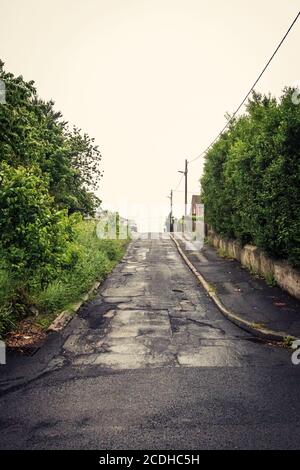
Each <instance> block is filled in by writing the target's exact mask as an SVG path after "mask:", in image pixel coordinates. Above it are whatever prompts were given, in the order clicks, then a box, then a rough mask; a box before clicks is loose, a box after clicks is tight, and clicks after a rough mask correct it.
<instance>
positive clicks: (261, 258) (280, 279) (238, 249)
mask: <svg viewBox="0 0 300 470" xmlns="http://www.w3.org/2000/svg"><path fill="white" fill-rule="evenodd" d="M207 238H208V241H209V243H210V244H211V245H212V246H214V247H215V248H216V249H217V250H220V251H222V252H223V253H224V254H226V255H227V256H229V257H230V258H233V259H236V260H237V261H239V262H240V263H241V264H242V265H243V266H245V267H247V268H248V269H250V270H251V271H252V272H254V273H256V274H258V275H260V276H262V277H264V278H265V279H266V280H267V281H272V280H274V281H276V283H277V284H278V285H279V286H280V287H281V288H282V289H284V290H286V291H287V292H288V293H289V294H291V295H292V296H294V297H296V298H297V299H299V300H300V271H298V270H296V269H294V268H292V267H291V266H290V265H289V264H288V263H287V262H286V261H278V260H273V259H271V258H269V257H268V256H266V255H265V254H264V253H263V252H262V251H261V250H259V248H257V247H256V246H253V245H245V246H241V245H240V244H239V243H238V242H237V241H236V240H225V239H223V238H221V237H220V236H219V235H217V234H216V233H214V232H213V231H212V230H208V235H207Z"/></svg>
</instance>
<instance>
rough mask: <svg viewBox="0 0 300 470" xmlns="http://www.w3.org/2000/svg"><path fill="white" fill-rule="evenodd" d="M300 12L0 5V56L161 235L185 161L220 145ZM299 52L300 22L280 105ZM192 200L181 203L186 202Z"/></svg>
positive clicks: (285, 57)
mask: <svg viewBox="0 0 300 470" xmlns="http://www.w3.org/2000/svg"><path fill="white" fill-rule="evenodd" d="M299 7H300V2H299V1H296V0H295V1H293V0H288V1H287V0H285V1H283V0H272V1H271V0H251V1H250V0H243V1H241V0H227V1H224V0H209V1H204V0H203V1H202V0H85V1H83V0H80V1H79V0H52V1H47V2H46V1H41V0H26V1H24V0H10V1H9V2H8V1H5V2H4V1H3V0H0V8H1V9H0V11H1V30H0V44H1V56H0V57H1V59H2V60H3V61H4V62H5V63H6V69H7V70H8V71H10V72H13V73H14V74H16V75H19V74H22V75H23V76H24V78H25V79H26V80H31V79H33V80H35V82H36V86H37V89H38V91H39V94H40V96H41V97H43V98H44V99H50V98H53V99H54V101H55V102H56V108H57V109H59V110H60V111H62V113H63V115H64V118H65V119H67V120H68V121H69V122H70V123H71V124H76V125H78V126H79V127H81V128H82V129H83V130H85V131H87V132H88V133H89V134H90V135H91V136H93V137H95V138H96V142H97V143H98V145H99V147H100V149H101V152H102V155H103V160H102V167H103V169H104V178H103V179H102V182H101V189H100V191H99V195H100V197H101V198H102V200H103V201H104V202H105V204H111V205H112V207H116V208H117V207H118V206H119V203H120V202H122V201H123V204H125V203H126V201H128V203H129V204H143V205H145V206H146V208H145V209H143V214H142V215H140V216H139V217H138V222H139V226H140V228H141V229H143V230H146V229H152V230H157V229H158V228H159V227H158V226H159V224H160V221H159V219H158V214H157V212H158V209H157V207H158V205H160V206H161V205H164V204H165V205H166V208H165V211H166V212H167V207H168V206H167V205H168V199H167V195H168V193H169V191H170V189H171V188H175V187H176V185H177V183H178V180H179V178H180V175H179V173H177V170H180V169H183V165H184V159H185V158H188V159H190V158H193V157H195V156H197V155H198V154H199V153H200V152H201V151H202V150H203V148H205V147H206V146H207V144H208V143H209V142H210V141H211V140H212V139H213V138H214V137H215V136H216V134H217V133H218V132H219V130H220V129H221V128H222V126H223V125H224V123H225V119H224V114H225V112H226V111H228V112H232V111H233V110H234V109H235V108H236V107H237V105H238V104H239V102H240V101H241V99H242V97H243V96H244V95H245V93H246V92H247V91H248V89H249V88H250V86H251V85H252V83H253V82H254V80H255V79H256V77H257V75H258V73H259V72H260V71H261V69H262V67H263V66H264V65H265V63H266V61H267V59H268V58H269V57H270V55H271V53H272V52H273V50H274V49H275V46H276V45H277V44H278V42H279V40H280V39H281V37H282V36H283V34H284V33H285V31H286V30H287V28H288V26H289V24H290V23H291V21H292V20H293V18H294V17H295V16H296V14H297V11H298V10H299V9H300V8H299ZM299 45H300V21H299V22H298V23H297V24H296V26H295V28H294V30H293V31H292V32H291V34H290V36H289V37H288V39H287V41H286V42H285V44H284V45H283V47H282V49H281V50H280V52H279V53H278V55H277V56H276V58H275V60H274V62H273V63H272V65H271V66H270V68H269V69H268V71H267V72H266V74H265V76H264V77H263V79H262V80H261V82H260V84H259V86H258V87H257V90H259V91H263V92H268V91H271V92H272V93H273V94H275V95H278V94H280V91H281V90H282V88H283V87H284V86H285V85H292V84H294V83H295V82H296V81H299V80H300V67H299ZM201 168H202V162H201V161H200V160H198V161H197V162H195V163H194V164H193V165H191V166H190V169H189V170H190V172H189V191H197V190H198V188H199V185H198V180H199V177H200V175H201ZM183 189H184V188H183V184H182V185H181V187H180V190H183ZM190 196H191V195H190ZM183 197H184V195H183V193H176V197H175V201H174V202H175V204H177V203H181V202H183ZM105 204H104V205H105ZM149 205H151V206H152V210H151V218H150V220H151V225H150V226H147V225H146V222H147V220H149V218H148V215H147V212H148V210H147V207H148V206H149ZM121 209H122V208H121ZM182 210H183V209H181V208H180V209H179V210H178V211H177V212H182ZM122 211H123V213H124V215H126V214H125V212H126V211H125V210H124V209H122ZM163 212H164V211H163Z"/></svg>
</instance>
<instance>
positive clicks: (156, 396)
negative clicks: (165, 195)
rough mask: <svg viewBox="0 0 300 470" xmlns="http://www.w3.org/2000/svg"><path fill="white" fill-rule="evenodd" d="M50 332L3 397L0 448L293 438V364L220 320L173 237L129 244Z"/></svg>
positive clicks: (213, 444)
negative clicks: (43, 351) (29, 367)
mask: <svg viewBox="0 0 300 470" xmlns="http://www.w3.org/2000/svg"><path fill="white" fill-rule="evenodd" d="M52 338H56V340H54V339H52V343H53V345H52V347H51V348H49V351H51V354H50V352H49V354H48V356H47V355H46V356H45V355H44V356H43V367H42V368H40V373H41V375H40V374H36V378H35V379H34V380H32V381H31V382H29V383H27V384H24V385H23V386H19V387H18V388H16V390H14V391H11V392H10V393H6V394H5V395H4V396H3V397H2V399H1V401H0V412H1V414H0V416H1V423H0V425H1V429H2V439H1V443H0V448H26V449H27V448H60V449H61V448H98V449H106V448H107V449H116V448H123V449H124V448H125V449H126V448H128V449H134V448H147V449H166V448H167V449H180V448H184V449H197V448H199V449H200V448H295V447H297V446H298V445H299V438H300V434H299V426H298V422H299V417H300V406H299V403H298V402H299V400H298V398H297V397H298V390H299V385H300V383H299V382H300V374H299V372H300V366H299V368H298V367H297V366H293V365H292V364H291V358H290V356H291V353H290V351H287V350H284V349H282V348H279V347H277V346H274V345H270V344H264V343H262V342H260V341H258V340H257V339H255V338H253V337H252V336H251V335H250V334H248V333H246V332H244V331H243V330H241V329H239V328H238V327H236V326H235V325H233V324H231V323H230V322H229V321H228V320H226V319H225V318H224V317H223V316H222V314H221V313H220V312H219V311H218V310H217V308H216V307H215V305H214V304H213V303H212V301H211V300H210V299H209V298H208V296H207V294H206V293H205V292H204V290H203V289H202V288H201V287H200V286H199V284H198V283H197V281H196V279H195V278H194V276H193V275H192V273H191V272H190V271H189V269H188V268H187V267H186V265H185V264H184V263H183V261H182V260H181V258H180V256H179V254H178V253H177V250H176V248H175V246H174V245H173V242H172V241H171V240H169V239H166V238H164V239H159V240H136V241H134V242H132V244H131V245H130V247H129V250H128V252H127V254H126V256H125V258H124V260H123V261H122V263H120V264H119V266H118V267H117V268H116V269H115V270H114V272H113V273H112V274H111V275H110V276H109V278H108V279H107V280H106V281H105V283H104V284H103V286H101V288H100V289H99V291H98V293H97V295H96V297H95V298H94V300H93V301H91V302H89V303H88V304H86V305H85V306H84V307H83V308H82V309H81V311H80V314H79V315H78V316H77V317H76V318H74V320H72V322H71V323H70V324H69V325H68V327H67V328H66V330H65V331H64V332H63V333H62V334H61V335H60V336H59V339H58V338H57V336H53V337H52ZM47 358H48V359H47ZM46 359H47V360H46ZM30 360H31V361H32V360H33V358H30ZM36 360H37V361H38V360H39V359H38V357H37V359H36Z"/></svg>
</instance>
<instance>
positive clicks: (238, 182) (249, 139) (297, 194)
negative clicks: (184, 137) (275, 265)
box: [202, 89, 300, 266]
mask: <svg viewBox="0 0 300 470" xmlns="http://www.w3.org/2000/svg"><path fill="white" fill-rule="evenodd" d="M292 93H293V90H292V89H286V90H285V91H284V94H283V96H282V98H281V99H280V100H279V102H277V100H275V99H274V98H271V97H270V96H268V97H267V96H261V95H259V94H254V95H253V98H252V99H251V100H249V103H248V107H247V111H248V113H247V114H246V115H245V116H242V117H240V118H239V119H238V120H236V121H234V122H233V123H232V124H231V125H230V126H229V130H228V131H227V132H226V133H225V134H224V135H223V136H221V138H220V139H219V141H217V142H216V143H215V144H214V146H213V147H212V148H211V149H210V150H209V152H208V153H207V156H206V164H205V171H204V176H203V178H202V188H203V201H204V204H205V210H206V221H207V222H208V223H209V224H210V225H211V226H212V227H213V229H214V230H215V231H216V232H218V233H220V234H221V235H223V236H225V237H235V238H237V239H239V240H240V241H241V242H242V243H254V244H255V245H257V246H258V247H259V248H261V249H262V250H264V251H265V252H266V253H268V254H269V255H271V256H274V257H278V258H284V259H288V260H289V261H290V262H291V263H292V264H293V265H294V266H300V146H299V142H300V106H295V105H294V104H293V103H292V99H291V95H292Z"/></svg>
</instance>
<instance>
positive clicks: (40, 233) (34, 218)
mask: <svg viewBox="0 0 300 470" xmlns="http://www.w3.org/2000/svg"><path fill="white" fill-rule="evenodd" d="M70 237H71V226H70V224H69V220H68V218H67V217H66V215H65V214H64V212H63V211H58V210H56V209H55V208H54V207H53V198H52V197H51V196H50V195H49V192H48V185H47V180H45V179H44V178H43V176H42V174H41V171H40V170H39V169H36V168H35V167H31V168H28V169H26V168H24V167H21V166H19V167H18V168H14V167H11V166H9V165H8V164H7V163H5V162H2V164H0V253H1V258H2V261H3V262H5V263H6V265H7V266H8V267H9V269H10V270H12V271H13V273H14V275H15V276H17V277H18V278H21V277H24V276H25V278H24V284H25V280H26V277H27V276H32V274H33V273H34V272H36V271H38V272H39V273H40V275H41V277H42V279H47V277H48V276H50V275H51V271H53V270H55V269H56V268H57V266H59V265H60V264H61V263H62V261H63V259H64V251H65V249H66V245H67V242H68V240H69V239H70Z"/></svg>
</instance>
